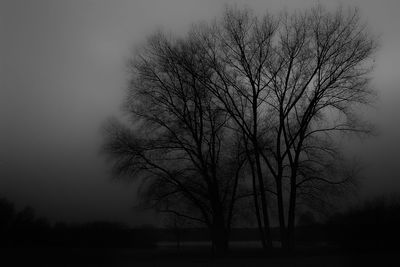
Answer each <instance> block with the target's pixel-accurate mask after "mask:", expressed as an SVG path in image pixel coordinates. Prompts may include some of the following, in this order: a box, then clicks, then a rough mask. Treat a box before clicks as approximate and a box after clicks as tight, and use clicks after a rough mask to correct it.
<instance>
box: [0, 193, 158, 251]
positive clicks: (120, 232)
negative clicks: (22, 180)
mask: <svg viewBox="0 0 400 267" xmlns="http://www.w3.org/2000/svg"><path fill="white" fill-rule="evenodd" d="M156 240H157V238H156V233H155V231H154V229H153V228H152V227H151V226H143V227H139V228H136V229H131V228H129V227H127V226H126V225H123V224H120V223H115V222H89V223H55V224H51V223H50V222H49V221H48V220H47V219H45V218H43V217H37V216H36V215H35V212H34V209H33V208H31V207H29V206H28V207H25V208H24V209H22V210H21V211H16V210H15V208H14V205H13V203H11V202H10V201H8V200H7V199H4V198H2V199H0V246H2V247H32V246H35V247H40V246H43V247H104V248H111V247H115V248H118V247H135V248H151V247H154V246H155V245H156Z"/></svg>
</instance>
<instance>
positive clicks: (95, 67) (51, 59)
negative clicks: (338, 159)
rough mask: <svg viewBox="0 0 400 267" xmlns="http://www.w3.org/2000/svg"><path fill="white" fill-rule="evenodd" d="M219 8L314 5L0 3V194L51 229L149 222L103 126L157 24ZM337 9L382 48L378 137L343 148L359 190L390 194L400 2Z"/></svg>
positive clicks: (397, 186) (398, 120) (397, 116)
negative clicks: (106, 148) (106, 143)
mask: <svg viewBox="0 0 400 267" xmlns="http://www.w3.org/2000/svg"><path fill="white" fill-rule="evenodd" d="M320 2H321V3H323V4H326V5H327V6H328V7H335V6H337V5H339V4H340V3H341V1H320ZM224 3H238V4H239V5H242V4H246V5H247V6H248V7H250V8H253V9H254V10H256V11H257V12H262V11H263V10H269V11H270V12H272V13H274V12H278V11H280V10H282V9H283V8H287V9H289V10H294V9H301V8H307V7H310V6H311V5H313V4H314V3H315V1H306V0H303V1H298V0H292V1H289V0H287V1H280V0H274V1H265V0H258V1H256V0H254V1H244V0H243V1H215V0H207V1H194V0H191V1H188V0H158V1H156V0H141V1H139V0H137V1H128V0H118V1H105V0H96V1H95V0H92V1H90V0H80V1H63V0H58V1H55V0H48V1H44V0H37V1H19V0H9V1H8V0H6V1H4V0H3V1H1V6H0V12H1V13H0V19H1V22H0V23H1V24H0V27H1V28H0V40H1V42H0V62H1V64H0V67H1V69H0V81H1V84H0V123H1V124H0V127H1V128H0V129H1V131H0V147H1V149H0V196H2V197H7V198H8V199H9V200H11V201H13V202H14V203H16V205H17V206H18V207H19V206H25V205H28V204H29V205H31V206H32V207H34V208H35V210H36V211H37V213H38V214H39V215H41V216H46V217H48V218H49V219H51V220H52V221H57V220H65V221H88V220H119V221H122V222H125V223H128V224H132V225H134V224H143V223H149V222H153V218H154V216H153V215H152V214H144V213H142V212H139V211H135V210H134V209H133V206H134V205H135V199H136V191H137V184H136V183H121V182H116V181H115V180H113V179H112V176H111V173H110V165H109V164H107V162H106V160H105V158H104V155H101V153H100V147H101V144H102V136H101V130H100V129H101V125H102V123H103V122H104V121H105V120H106V119H107V118H108V117H110V116H120V115H121V111H120V108H121V104H122V102H123V99H124V89H125V87H126V82H127V73H126V69H125V64H126V61H127V59H128V58H129V56H130V55H131V53H132V50H133V47H135V46H138V45H140V44H141V43H143V42H144V41H145V38H146V36H148V35H150V34H151V33H153V32H154V31H155V30H157V29H159V28H162V29H164V30H166V31H170V32H173V33H184V32H185V31H186V30H187V29H188V28H189V27H190V25H191V24H192V23H196V22H199V21H203V20H205V21H210V20H211V19H213V18H215V17H217V16H218V15H219V14H221V12H222V10H223V6H224ZM342 4H343V5H344V6H347V5H350V6H358V7H359V8H360V11H361V17H362V18H363V19H364V20H365V21H366V22H367V23H368V25H369V26H370V28H371V31H372V32H373V33H374V34H376V35H378V36H379V38H380V43H381V47H380V49H379V51H378V53H377V56H376V61H375V66H376V68H375V71H374V72H373V77H372V82H371V84H372V86H373V87H374V88H376V91H377V93H378V96H379V100H378V102H377V103H376V104H375V107H374V108H372V109H370V110H369V111H368V113H367V116H368V117H369V119H370V120H371V121H373V122H375V124H376V125H377V129H378V132H379V135H378V136H377V137H375V138H371V139H368V140H362V141H354V140H350V141H347V145H348V150H349V151H350V152H351V153H353V154H354V155H358V156H360V157H362V158H364V160H365V163H366V165H368V168H367V170H366V171H365V179H364V182H363V184H362V188H361V191H360V192H361V195H362V196H365V195H367V196H368V195H374V194H389V193H390V192H400V175H399V173H398V166H399V164H400V157H398V155H397V154H398V151H400V142H399V140H398V137H399V136H400V105H399V103H400V88H399V86H400V77H399V76H400V75H399V74H400V73H399V70H400V53H399V52H398V49H399V48H400V29H399V26H400V16H399V15H398V11H399V10H400V2H399V1H397V0H382V1H373V0H368V1H362V0H359V1H346V2H344V1H343V2H342Z"/></svg>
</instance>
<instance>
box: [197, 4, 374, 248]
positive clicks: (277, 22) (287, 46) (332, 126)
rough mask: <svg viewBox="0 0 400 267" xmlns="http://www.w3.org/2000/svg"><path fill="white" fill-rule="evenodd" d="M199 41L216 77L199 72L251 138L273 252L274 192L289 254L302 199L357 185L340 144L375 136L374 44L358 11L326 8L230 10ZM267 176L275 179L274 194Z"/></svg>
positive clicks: (265, 232) (252, 160)
mask: <svg viewBox="0 0 400 267" xmlns="http://www.w3.org/2000/svg"><path fill="white" fill-rule="evenodd" d="M191 40H196V42H197V46H198V49H201V50H202V51H203V52H202V54H203V55H204V56H203V57H202V58H201V59H200V62H199V64H200V65H203V66H205V67H206V69H207V70H208V71H212V75H205V76H204V75H202V72H200V73H194V72H193V74H194V75H196V76H197V77H198V80H199V81H200V82H201V83H202V84H203V86H204V87H205V88H207V89H208V90H209V92H211V93H212V94H213V95H214V96H215V98H216V99H218V102H217V104H218V105H219V106H220V108H221V109H224V110H225V111H226V113H227V114H229V116H230V120H231V121H232V122H233V123H234V124H235V125H236V129H237V130H239V131H241V132H242V134H243V135H244V136H245V137H246V139H247V144H248V145H249V146H248V149H247V151H248V152H249V151H251V153H247V154H248V155H249V156H250V157H248V161H249V164H250V166H253V167H254V175H255V177H257V182H258V184H257V185H256V184H255V183H254V196H255V198H254V200H255V206H256V209H257V210H258V206H259V204H258V200H260V204H261V205H260V206H261V207H260V208H261V214H260V213H259V214H257V215H258V216H257V217H258V218H261V217H262V221H263V227H262V228H263V229H262V231H261V232H262V234H263V235H265V239H266V240H267V242H266V244H267V246H268V245H269V246H271V239H270V236H269V214H268V205H271V201H268V199H269V198H268V194H267V193H266V192H272V193H273V194H272V195H273V196H275V197H276V200H277V210H278V219H279V225H280V233H281V241H282V245H283V246H284V247H287V248H289V249H291V248H293V245H294V243H293V241H294V226H295V210H296V202H297V200H298V193H300V191H301V192H302V193H303V194H304V192H305V191H304V188H306V187H307V186H308V188H310V186H311V185H314V189H315V188H316V187H320V186H322V185H321V184H324V183H325V184H329V185H342V184H345V182H347V181H349V176H348V175H347V174H345V173H342V174H340V173H339V172H337V171H333V170H334V168H333V166H334V165H338V164H339V163H340V162H341V161H340V160H339V157H337V155H338V149H336V148H335V146H334V145H333V143H334V141H335V139H337V138H338V134H339V133H344V132H346V133H360V134H361V133H369V132H370V127H369V125H368V124H365V123H363V122H362V120H361V119H360V118H359V116H357V109H359V108H360V107H361V106H362V105H365V104H368V103H370V102H371V101H373V96H374V94H373V92H372V91H371V90H370V89H369V87H368V81H369V74H370V72H371V70H372V56H373V54H374V52H375V50H376V47H377V43H376V40H375V39H374V37H373V36H371V35H370V34H369V32H368V29H367V28H366V26H365V25H363V24H362V23H361V22H360V18H359V14H358V11H357V9H349V10H347V11H344V10H342V9H341V8H339V9H338V10H337V11H335V12H333V13H332V12H329V11H327V10H325V9H324V8H323V7H321V6H320V5H318V6H316V7H315V8H312V9H311V10H307V11H305V12H297V13H294V14H288V13H283V14H281V15H280V16H279V17H273V16H271V15H269V14H266V15H264V16H263V17H261V18H259V17H257V16H255V15H254V14H253V13H252V12H251V11H250V10H248V9H242V10H241V9H238V8H236V7H228V8H227V9H226V11H225V14H224V16H223V18H222V20H220V21H217V22H216V23H214V24H211V25H208V26H207V25H206V26H204V25H203V26H201V27H197V28H195V29H194V30H193V31H192V34H191ZM262 161H263V162H262ZM328 167H329V168H328ZM336 169H339V168H336ZM265 171H267V173H265ZM328 171H331V172H330V174H331V175H328V173H329V172H328ZM321 174H322V175H321ZM267 177H273V180H274V182H275V189H274V190H273V191H272V189H271V188H270V187H269V185H270V184H271V183H270V181H269V180H268V179H267ZM315 184H318V186H315ZM300 188H302V189H301V190H300ZM298 190H300V191H298ZM258 192H259V193H258ZM307 194H308V195H309V196H316V194H317V193H316V190H308V193H307ZM258 196H259V197H258Z"/></svg>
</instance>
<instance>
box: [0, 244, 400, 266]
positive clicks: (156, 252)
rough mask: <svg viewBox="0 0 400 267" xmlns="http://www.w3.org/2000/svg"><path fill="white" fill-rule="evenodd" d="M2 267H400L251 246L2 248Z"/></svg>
mask: <svg viewBox="0 0 400 267" xmlns="http://www.w3.org/2000/svg"><path fill="white" fill-rule="evenodd" d="M0 251H1V253H0V255H1V260H2V261H1V262H0V266H5V267H6V266H7V267H8V266H54V267H61V266H63V267H67V266H82V267H88V266H115V267H123V266H124V267H125V266H149V267H150V266H152V267H153V266H154V267H156V266H160V267H161V266H167V267H169V266H178V267H180V266H194V267H200V266H204V267H206V266H233V267H236V266H237V267H239V266H243V267H252V266H270V267H291V266H304V267H306V266H323V267H324V266H325V267H336V266H400V260H399V258H398V255H397V253H396V251H391V252H387V251H380V252H376V251H375V252H374V251H369V252H366V251H363V252H355V251H353V252H343V251H341V250H337V249H332V248H319V249H310V248H304V247H303V248H299V249H298V251H297V252H296V253H294V254H293V255H285V254H282V253H281V252H279V251H274V252H270V253H265V252H263V251H262V250H261V249H259V248H254V247H252V246H248V247H244V246H242V247H240V246H238V245H236V247H235V246H234V247H233V248H232V249H231V251H230V253H229V254H228V255H226V256H223V257H215V256H213V255H212V253H211V250H210V248H209V246H206V245H204V244H203V245H197V246H196V245H194V244H192V245H189V246H188V245H186V246H185V245H183V246H182V247H181V248H180V249H176V248H175V247H173V246H169V247H168V246H163V247H158V248H156V249H142V250H140V249H118V248H109V249H105V248H101V249H100V248H96V249H95V248H14V249H13V248H6V249H4V248H0Z"/></svg>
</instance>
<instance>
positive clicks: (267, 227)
mask: <svg viewBox="0 0 400 267" xmlns="http://www.w3.org/2000/svg"><path fill="white" fill-rule="evenodd" d="M257 150H258V148H257V147H255V156H256V158H255V160H256V170H257V176H258V183H259V185H260V195H261V209H262V213H263V220H264V234H265V239H266V246H267V248H272V240H271V231H270V224H269V215H268V206H267V197H266V194H265V187H264V181H263V177H262V171H261V163H260V154H259V152H258V151H257Z"/></svg>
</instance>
